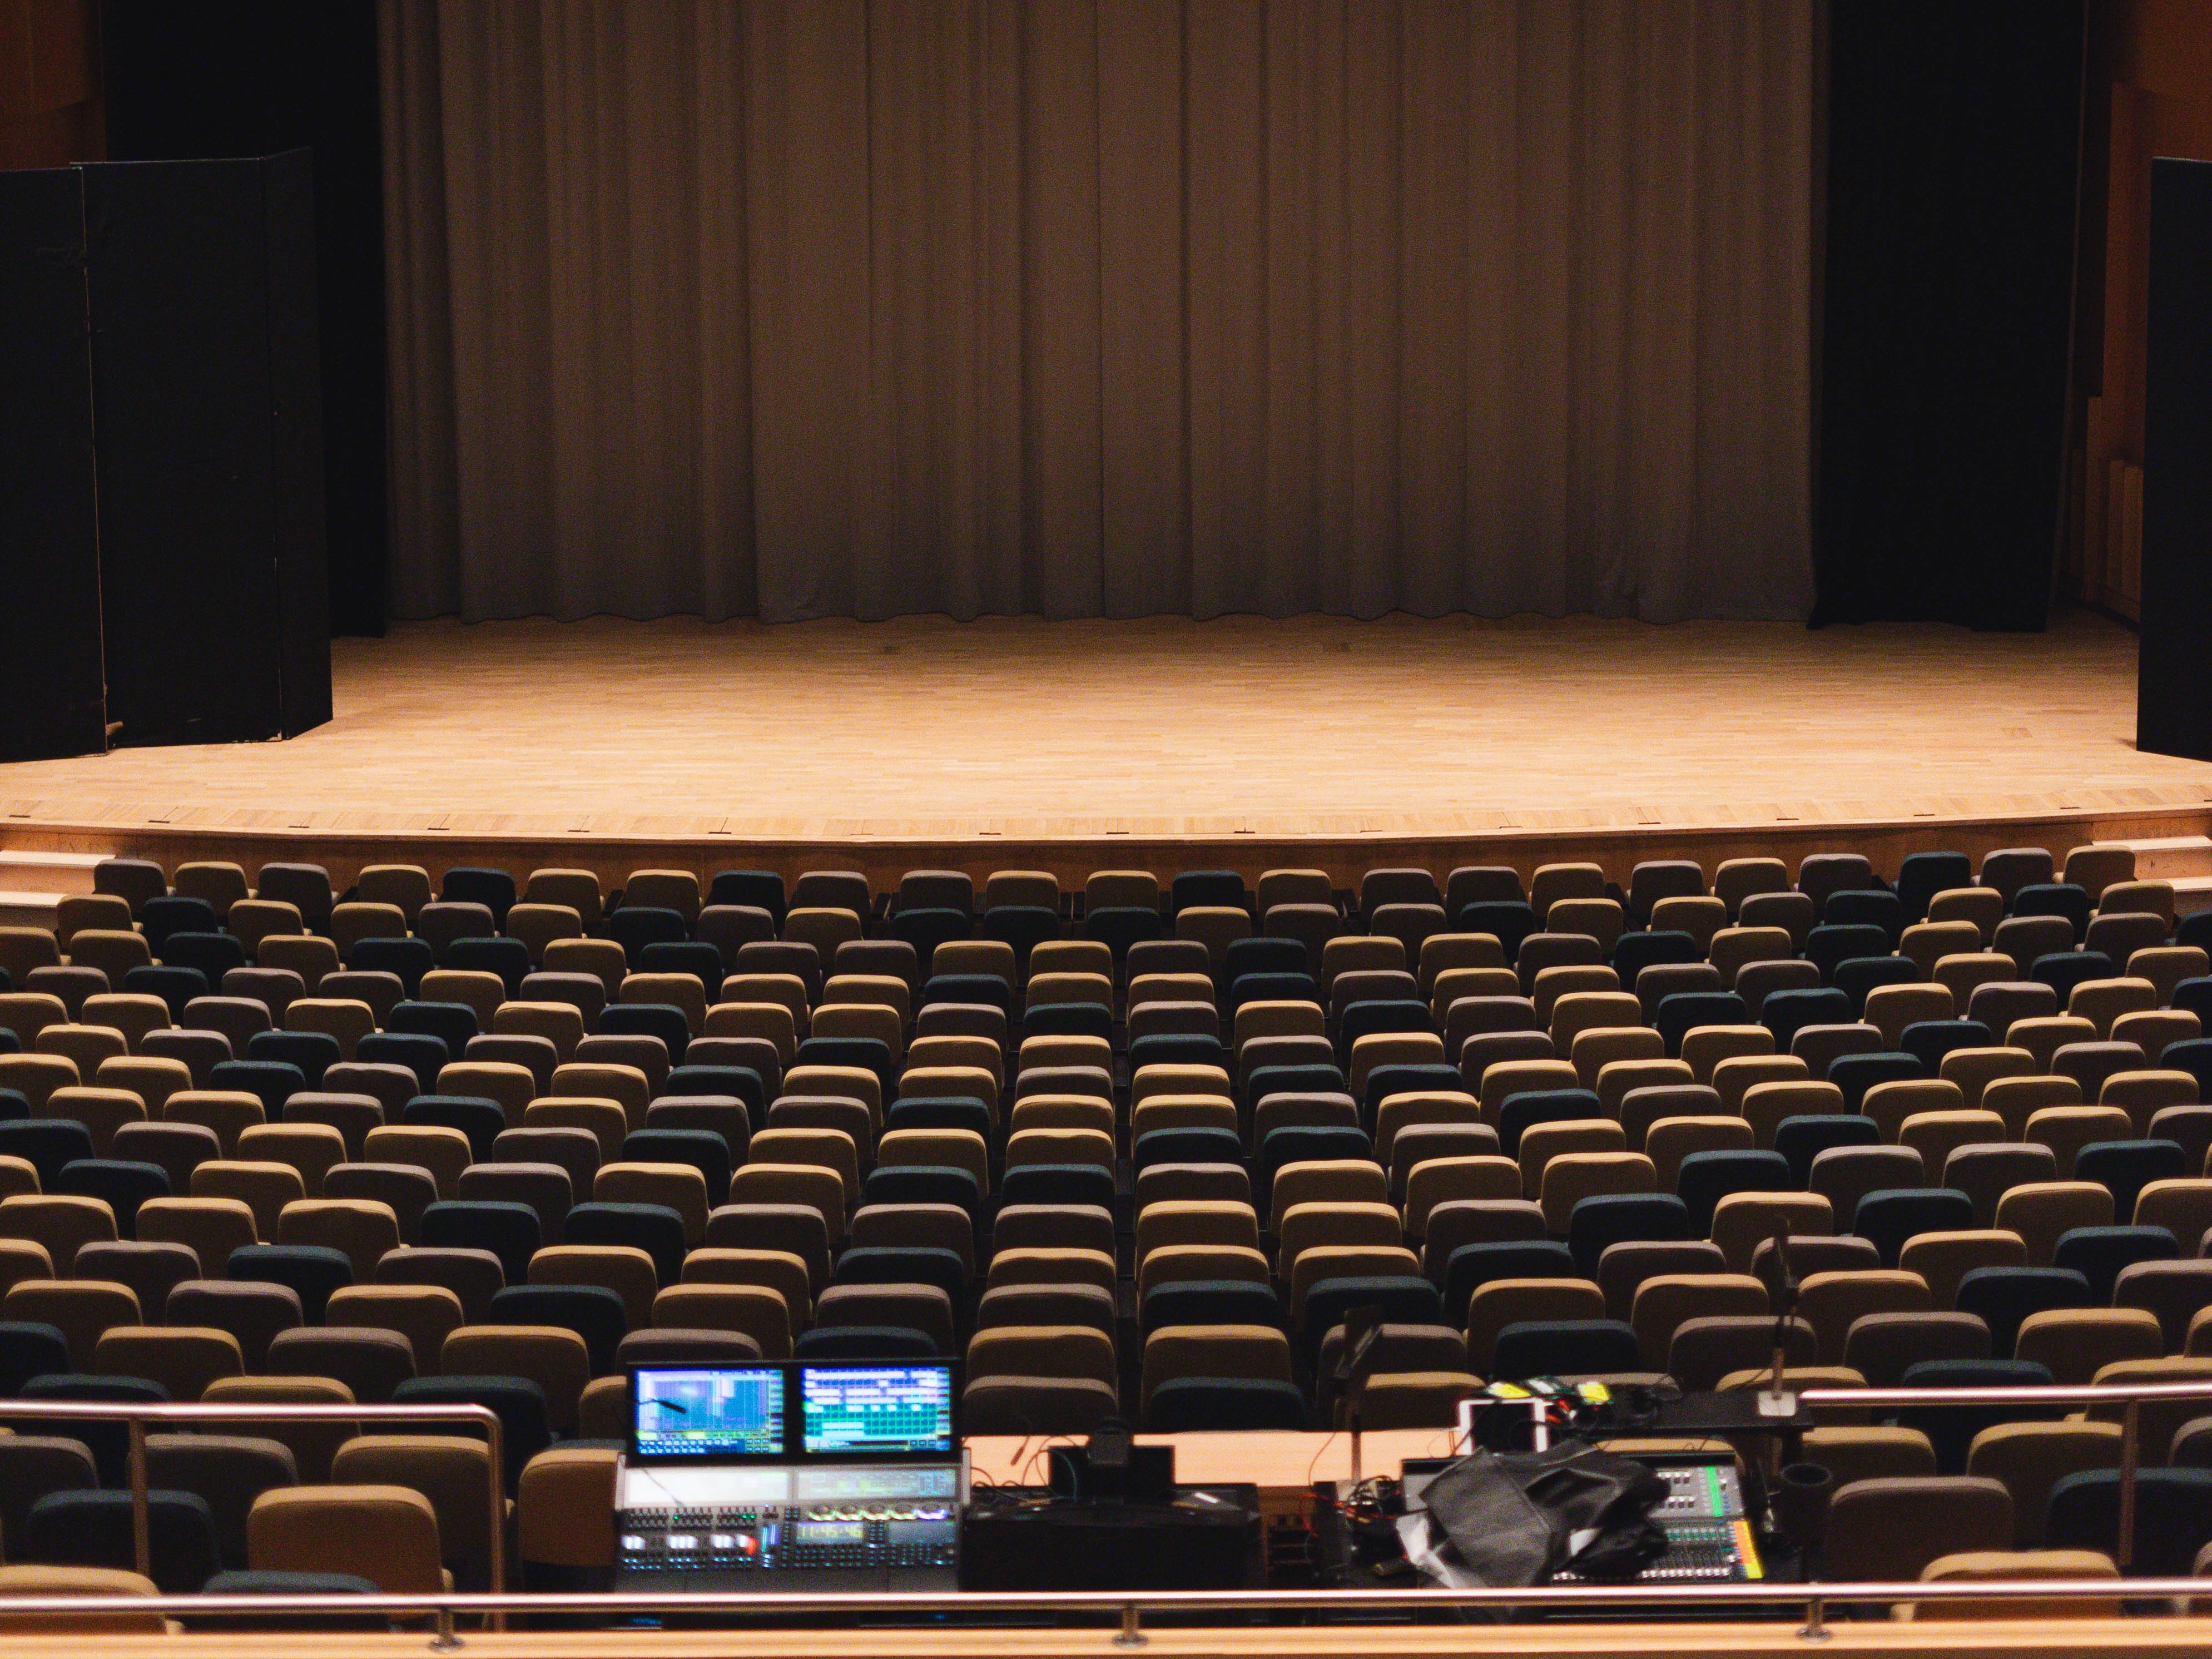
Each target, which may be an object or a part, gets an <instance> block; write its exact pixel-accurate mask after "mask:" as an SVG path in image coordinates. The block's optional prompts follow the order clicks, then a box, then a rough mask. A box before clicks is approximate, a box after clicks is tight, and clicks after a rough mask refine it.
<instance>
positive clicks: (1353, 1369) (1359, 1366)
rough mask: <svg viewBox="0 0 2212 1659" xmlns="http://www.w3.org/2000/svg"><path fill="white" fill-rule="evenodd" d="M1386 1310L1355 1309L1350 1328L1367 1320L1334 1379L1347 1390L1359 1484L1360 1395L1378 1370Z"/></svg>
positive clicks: (1349, 1344)
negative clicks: (1383, 1315) (1370, 1377)
mask: <svg viewBox="0 0 2212 1659" xmlns="http://www.w3.org/2000/svg"><path fill="white" fill-rule="evenodd" d="M1382 1311H1383V1310H1381V1309H1380V1308H1371V1307H1362V1308H1356V1309H1353V1310H1352V1311H1351V1314H1350V1316H1348V1317H1347V1319H1346V1328H1347V1330H1349V1329H1352V1328H1358V1327H1357V1326H1356V1325H1355V1322H1360V1321H1363V1320H1364V1328H1360V1330H1359V1335H1358V1339H1357V1340H1354V1341H1349V1342H1347V1343H1346V1345H1345V1355H1344V1358H1343V1359H1341V1360H1340V1361H1339V1362H1338V1364H1337V1367H1336V1374H1335V1377H1334V1381H1335V1383H1336V1385H1337V1386H1338V1387H1339V1388H1340V1389H1342V1390H1343V1391H1344V1408H1345V1417H1346V1426H1347V1427H1348V1428H1350V1429H1351V1431H1352V1485H1353V1486H1358V1484H1359V1478H1360V1475H1359V1396H1360V1394H1361V1392H1362V1391H1363V1390H1364V1389H1365V1388H1366V1386H1367V1378H1368V1375H1369V1373H1370V1372H1371V1371H1373V1370H1374V1369H1375V1362H1376V1358H1378V1357H1379V1356H1378V1355H1377V1354H1376V1352H1375V1348H1376V1339H1378V1338H1379V1337H1380V1336H1381V1335H1382V1334H1383V1322H1382V1317H1381V1316H1382Z"/></svg>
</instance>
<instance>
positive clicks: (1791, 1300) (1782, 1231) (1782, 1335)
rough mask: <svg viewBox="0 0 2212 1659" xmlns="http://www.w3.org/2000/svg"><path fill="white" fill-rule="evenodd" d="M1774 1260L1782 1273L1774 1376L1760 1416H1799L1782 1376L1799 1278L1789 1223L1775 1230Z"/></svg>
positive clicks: (1777, 1301)
mask: <svg viewBox="0 0 2212 1659" xmlns="http://www.w3.org/2000/svg"><path fill="white" fill-rule="evenodd" d="M1774 1261H1775V1265H1776V1266H1777V1267H1779V1268H1780V1269H1781V1270H1782V1285H1781V1289H1780V1290H1779V1291H1778V1292H1777V1294H1776V1296H1775V1298H1774V1301H1775V1311H1774V1374H1773V1376H1771V1378H1770V1379H1769V1380H1768V1383H1767V1385H1766V1387H1765V1388H1764V1389H1760V1390H1759V1415H1760V1416H1761V1417H1795V1416H1796V1415H1797V1396H1796V1395H1795V1394H1792V1393H1789V1392H1787V1391H1785V1390H1784V1388H1783V1386H1782V1375H1783V1371H1784V1367H1785V1364H1786V1363H1787V1360H1788V1357H1789V1330H1790V1316H1791V1315H1792V1314H1794V1313H1796V1311H1797V1275H1796V1273H1792V1272H1791V1271H1790V1228H1789V1224H1788V1223H1786V1222H1784V1223H1779V1224H1778V1225H1776V1227H1775V1229H1774Z"/></svg>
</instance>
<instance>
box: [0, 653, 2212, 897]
mask: <svg viewBox="0 0 2212 1659" xmlns="http://www.w3.org/2000/svg"><path fill="white" fill-rule="evenodd" d="M2135 662H2136V645H2135V640H2134V637H2133V636H2132V635H2130V634H2129V633H2128V632H2126V631H2125V630H2124V629H2121V628H2119V627H2118V626H2117V625H2115V624H2113V623H2110V622H2107V621H2106V620H2104V619H2102V618H2100V617H2095V616H2093V615H2089V614H2087V613H2082V612H2069V613H2068V614H2066V615H2064V616H2063V617H2060V618H2059V619H2058V621H2057V623H2056V624H2055V625H2054V627H2053V628H2052V629H2051V632H2049V633H2047V634H2045V635H1976V634H1972V633H1969V632H1966V631H1964V630H1961V629H1952V628H1943V627H1936V626H1877V627H1865V628H1843V629H1829V630H1826V631H1824V632H1820V633H1813V632H1809V631H1808V630H1805V629H1800V628H1795V627H1790V626H1785V625H1779V624H1772V625H1769V624H1745V623H1686V624H1680V625H1675V626H1671V627H1652V626H1647V625H1644V624H1639V623H1620V622H1604V621H1596V620H1591V619H1571V620H1567V621H1547V620H1543V619H1538V618H1525V619H1515V620H1510V621H1504V622H1485V621H1480V620H1474V619H1469V618H1465V617H1452V618H1446V619H1443V620H1440V621H1422V620H1418V619H1414V618H1410V617H1390V618H1386V619H1384V620H1383V621H1380V622H1376V623H1356V622H1347V621H1341V620H1335V619H1330V618H1322V617H1304V618H1297V619H1292V620H1288V621H1267V620H1261V619H1256V618H1244V617H1238V618H1228V619H1224V620H1220V621H1216V622H1208V623H1191V622H1188V621H1179V620H1164V619H1163V620H1153V621H1145V622H1134V623H1046V622H1041V621H1036V620H1033V619H1027V620H997V621H983V622H978V623H964V624H962V623H951V622H948V621H945V620H944V619H941V618H915V619H908V620H904V621H899V622H892V623H873V624H862V623H839V622H824V623H804V624H796V625H787V626H781V627H764V626H761V625H759V624H757V623H725V624H716V625H707V624H702V623H696V622H688V621H671V622H664V623H622V622H615V621H608V620H601V621H594V622H587V623H571V624H565V625H563V624H555V623H486V624H477V625H464V624H461V623H428V624H419V625H410V626H405V627H401V628H398V629H394V631H393V632H392V635H391V637H389V638H388V639H385V640H381V641H366V640H343V641H338V643H337V647H336V665H335V678H336V702H337V718H336V719H335V720H332V721H331V723H330V724H329V725H327V726H324V727H322V728H320V729H319V730H318V731H315V732H309V733H307V735H305V736H303V737H301V738H296V739H295V740H293V741H291V742H289V743H284V744H240V745H228V746H219V747H205V748H177V749H126V750H118V751H117V752H115V753H113V754H110V755H106V756H101V757H87V758H82V759H78V760H70V761H55V762H40V763H26V764H19V765H15V766H9V767H0V845H4V846H10V847H27V846H43V847H47V848H61V847H64V846H71V845H74V846H79V847H82V848H93V849H96V850H109V849H111V848H113V849H118V850H119V849H123V848H158V847H166V848H170V849H172V852H173V855H176V856H185V855H197V854H193V853H192V852H191V849H192V848H201V849H208V848H218V847H221V846H223V845H232V846H234V847H237V846H241V845H250V844H251V843H252V842H262V843H263V846H264V851H263V853H262V854H261V855H263V856H276V854H274V853H273V852H270V851H268V850H267V848H269V847H270V846H271V845H276V844H281V845H285V846H297V847H301V848H307V847H314V848H320V849H322V851H323V853H324V855H325V856H326V857H328V858H332V859H334V860H336V862H337V864H338V865H346V864H352V863H357V862H359V861H361V860H362V859H363V858H368V857H371V856H390V855H392V854H393V853H394V852H397V851H402V850H404V849H406V848H410V847H412V848H422V847H428V848H432V849H433V850H434V851H435V849H437V848H449V849H452V850H451V851H450V852H449V853H447V854H442V855H441V858H442V861H444V862H453V861H458V860H459V859H460V858H461V857H462V856H463V855H464V854H463V850H462V849H464V848H471V847H473V848H499V847H507V848H511V849H513V851H512V855H511V857H510V859H509V861H520V860H522V859H524V858H531V859H538V860H545V861H561V862H569V863H599V862H605V863H606V864H608V865H609V866H610V867H611V866H614V865H618V864H620V863H621V861H622V860H623V858H625V857H629V856H633V855H635V854H638V853H640V852H641V851H650V850H652V849H653V848H661V849H663V850H664V852H665V854H666V856H667V858H668V859H669V860H671V861H678V862H690V863H696V864H697V865H699V866H701V867H707V866H727V865H729V864H732V863H733V862H738V861H739V860H740V859H741V858H749V859H751V860H759V861H765V862H769V863H772V864H779V865H788V866H791V867H793V868H796V867H799V866H803V865H805V863H806V862H807V860H808V857H809V855H812V854H820V853H822V852H823V849H827V848H844V849H847V852H846V858H845V860H844V861H848V862H850V861H853V860H859V861H860V862H862V863H863V864H866V865H871V866H872V865H876V864H878V863H880V865H881V867H883V868H885V869H892V870H895V869H896V868H899V867H903V866H906V865H908V864H913V863H917V862H926V861H930V860H932V859H943V860H951V861H956V862H958V863H960V864H963V865H964V866H971V867H975V868H978V869H989V868H991V867H994V866H1005V865H1011V864H1017V863H1028V862H1047V863H1049V864H1052V865H1054V866H1060V867H1064V868H1071V869H1079V868H1082V867H1086V866H1088V865H1091V864H1097V863H1129V862H1135V861H1138V860H1139V858H1140V857H1145V858H1150V857H1161V858H1167V859H1170V860H1172V859H1175V858H1178V857H1180V858H1184V859H1186V860H1188V861H1194V862H1198V863H1219V864H1233V865H1237V866H1244V865H1253V866H1255V867H1256V866H1258V865H1259V864H1261V863H1265V862H1268V861H1280V859H1281V858H1282V857H1285V856H1290V855H1291V854H1296V853H1297V852H1298V851H1299V849H1301V848H1304V849H1305V851H1306V854H1307V855H1306V856H1304V857H1303V858H1300V859H1299V860H1297V861H1300V862H1316V863H1324V864H1332V865H1335V864H1343V863H1348V864H1349V865H1350V866H1353V867H1356V866H1358V865H1360V864H1363V863H1382V862H1389V861H1392V857H1393V856H1394V855H1393V854H1389V852H1388V851H1387V849H1388V848H1390V847H1393V846H1395V847H1399V848H1403V849H1405V850H1406V852H1407V856H1409V857H1417V856H1423V855H1424V853H1423V849H1434V850H1436V851H1437V854H1438V855H1439V856H1440V857H1449V856H1451V855H1452V854H1453V850H1454V849H1456V848H1475V849H1480V848H1490V849H1491V850H1492V853H1494V854H1498V855H1500V856H1511V855H1512V850H1511V849H1513V848H1518V847H1522V846H1528V847H1534V848H1539V849H1540V851H1541V848H1542V847H1543V846H1546V845H1554V844H1561V843H1565V844H1576V845H1590V846H1603V847H1613V848H1644V849H1657V848H1662V847H1666V846H1676V845H1679V846H1682V847H1685V848H1696V849H1698V850H1699V851H1701V852H1703V853H1705V854H1707V855H1709V856H1710V855H1713V854H1723V853H1724V849H1725V848H1728V847H1730V846H1735V845H1738V844H1741V845H1747V846H1748V845H1754V844H1755V845H1767V844H1774V843H1776V842H1787V843H1790V844H1795V845H1797V846H1800V847H1802V848H1811V847H1812V846H1813V845H1814V844H1816V843H1818V844H1853V845H1857V844H1864V842H1865V836H1863V835H1857V836H1854V835H1853V834H1850V833H1847V832H1852V831H1859V830H1862V829H1865V828H1866V827H1869V826H1873V827H1880V828H1881V829H1883V830H1884V831H1885V832H1887V834H1889V835H1890V836H1892V837H1895V836H1905V837H1908V838H1910V837H1914V836H1917V837H1918V838H1919V839H1920V840H1922V841H1925V842H1927V844H1936V842H1942V841H1945V840H1946V839H1947V837H1948V841H1949V842H1951V843H1953V844H1969V843H1972V842H1975V841H1976V840H1979V841H1981V842H1984V843H1986V844H2002V839H2003V835H2002V832H2003V829H2004V828H2005V827H2006V826H2008V825H2024V824H2033V823H2039V822H2049V823H2057V825H2059V828H2058V829H2056V830H2054V831H2053V835H2054V836H2055V837H2056V838H2057V839H2058V840H2060V841H2075V840H2081V839H2087V838H2088V836H2087V833H2080V832H2077V831H2095V832H2097V833H2112V826H2114V825H2118V826H2121V827H2122V828H2123V829H2125V830H2127V832H2129V833H2133V834H2140V835H2149V834H2161V833H2192V834H2193V833H2200V832H2201V831H2202V830H2203V828H2204V827H2205V826H2206V823H2207V822H2208V817H2207V809H2208V803H2212V767H2208V766H2205V765H2201V764H2197V763H2191V762H2187V761H2182V760H2177V759H2172V758H2168V757H2161V756H2155V755H2143V754H2138V753H2137V752H2136V749H2135V747H2134V743H2133V732H2134V725H2135V696H2134V676H2135ZM2068 826H2075V827H2074V828H2069V827H2068ZM264 838H265V839H264ZM2028 838H2029V839H2035V838H2037V837H2035V836H2029V837H2028ZM1898 844H1899V845H1902V844H1904V843H1903V842H1898ZM563 849H567V850H566V851H565V852H563ZM1208 849H1211V850H1208ZM353 854H357V855H358V856H353ZM551 854H561V856H560V857H559V858H558V859H557V860H556V859H553V858H551V857H550V855H551ZM234 855H237V854H234ZM418 855H423V854H418ZM1653 855H1656V850H1655V851H1654V853H1653ZM434 861H435V860H434ZM334 872H335V869H334Z"/></svg>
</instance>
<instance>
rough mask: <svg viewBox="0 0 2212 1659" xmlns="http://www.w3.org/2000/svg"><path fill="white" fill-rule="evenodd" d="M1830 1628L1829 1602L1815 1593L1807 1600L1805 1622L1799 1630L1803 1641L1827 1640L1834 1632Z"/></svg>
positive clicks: (1798, 1633) (1798, 1635)
mask: <svg viewBox="0 0 2212 1659" xmlns="http://www.w3.org/2000/svg"><path fill="white" fill-rule="evenodd" d="M1832 1633H1833V1632H1831V1631H1830V1630H1829V1629H1828V1604H1827V1601H1826V1598H1824V1597H1821V1596H1818V1595H1813V1596H1808V1597H1807V1598H1806V1601H1805V1624H1804V1627H1803V1628H1802V1630H1800V1631H1799V1632H1797V1639H1798V1640H1799V1641H1801V1642H1825V1641H1826V1640H1827V1639H1828V1638H1829V1637H1830V1636H1831V1635H1832Z"/></svg>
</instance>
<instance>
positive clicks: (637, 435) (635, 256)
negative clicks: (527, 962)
mask: <svg viewBox="0 0 2212 1659" xmlns="http://www.w3.org/2000/svg"><path fill="white" fill-rule="evenodd" d="M1813 7H1814V0H1182V3H1177V0H744V3H733V0H725V3H714V0H699V3H690V4H678V3H669V0H653V3H632V4H622V3H612V0H608V3H592V0H453V3H446V4H434V3H431V0H383V8H384V9H383V24H384V27H383V35H384V53H385V70H386V73H385V77H384V79H385V165H386V185H387V188H386V215H387V217H388V220H389V230H390V234H389V237H388V248H389V252H388V256H387V257H388V259H389V264H390V273H389V274H390V300H391V319H392V320H391V329H392V353H391V362H392V462H393V465H392V481H393V483H392V490H393V501H392V507H393V513H392V526H393V527H392V541H393V548H394V555H393V569H392V590H391V591H392V596H393V597H392V605H393V609H394V611H395V613H396V614H398V615H399V616H402V617H422V616H431V615H437V614H443V613H459V614H460V615H462V616H465V617H519V616H528V615H538V614H550V615H552V616H556V617H578V616H583V615H587V614H591V613H593V612H599V611H612V612H616V613H618V614H621V615H625V616H632V617H653V616H660V615H666V614H671V613H692V614H697V615H702V616H708V617H724V616H731V615H744V614H757V615H760V616H763V617H769V618H775V619H784V618H793V617H816V616H859V617H884V616H889V615H894V614H899V613H907V612H923V611H945V612H950V613H951V614H952V615H954V616H957V617H973V616H975V615H978V614H981V613H987V612H1019V611H1039V612H1042V613H1044V614H1046V615H1049V616H1095V615H1105V616H1130V615H1139V614H1148V613H1154V612H1188V613H1190V614H1193V615H1197V616H1211V615H1214V614H1218V613H1220V612H1225V611H1262V612H1268V613H1285V612H1292V611H1316V610H1318V611H1333V612H1339V613H1343V614H1348V615H1354V616H1362V617H1367V616H1375V615H1377V614H1380V613H1382V612H1385V611H1391V610H1395V609H1402V610H1407V611H1419V612H1424V613H1443V612H1449V611H1462V610H1465V611H1476V612H1482V613H1490V614H1504V613H1508V612H1513V611H1546V612H1551V613H1555V614H1557V613H1563V612H1568V611H1599V612H1604V613H1609V614H1617V615H1630V616H1638V617H1647V618H1651V619H1655V620H1656V619H1668V618H1674V617H1802V615H1803V614H1804V613H1805V611H1806V610H1807V608H1808V605H1809V602H1810V596H1811V563H1810V557H1809V550H1808V547H1809V532H1808V516H1809V513H1808V477H1809V471H1810V464H1809V448H1810V441H1809V422H1810V415H1809V408H1810V399H1809V392H1808V364H1809V361H1810V344H1809V339H1808V333H1809V327H1810V324H1809V310H1810V303H1809V302H1810V296H1811V290H1812V270H1811V267H1812V258H1811V249H1812V246H1813V225H1812V211H1813V199H1814V198H1813V172H1814V168H1813V153H1812V152H1813V144H1812V137H1813V110H1814V79H1815V50H1814V46H1815V42H1814V27H1815V26H1814V10H1813Z"/></svg>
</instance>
